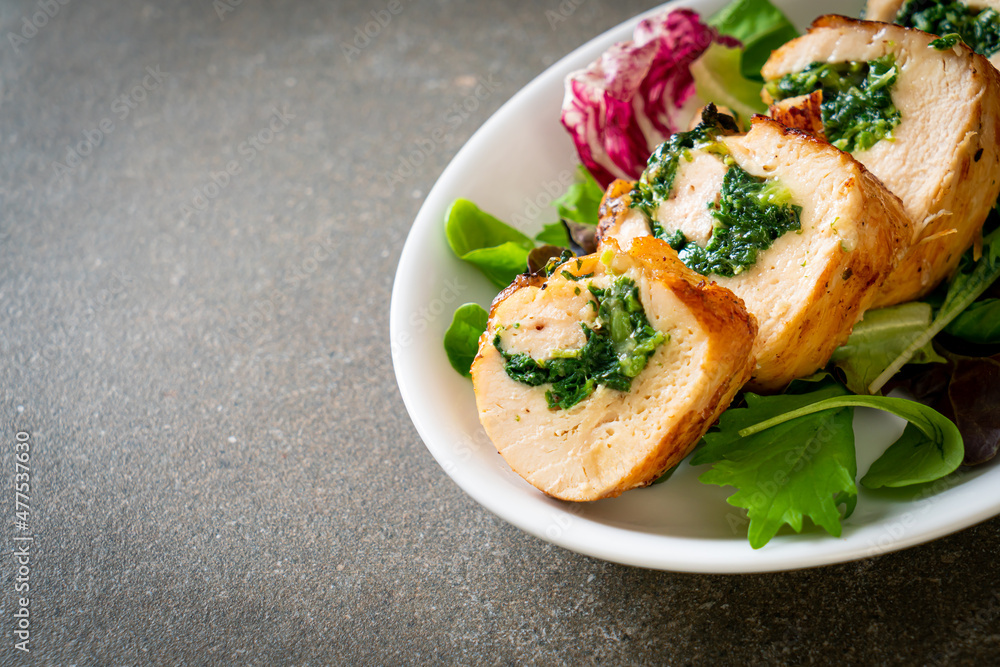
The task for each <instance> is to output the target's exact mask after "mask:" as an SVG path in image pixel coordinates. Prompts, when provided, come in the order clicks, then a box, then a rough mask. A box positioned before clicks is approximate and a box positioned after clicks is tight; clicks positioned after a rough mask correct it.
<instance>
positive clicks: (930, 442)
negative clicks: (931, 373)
mask: <svg viewBox="0 0 1000 667" xmlns="http://www.w3.org/2000/svg"><path fill="white" fill-rule="evenodd" d="M847 407H852V408H853V407H862V408H875V409H876V410H882V411H884V412H889V413H891V414H894V415H896V416H897V417H902V418H903V419H905V420H906V421H907V422H909V424H908V425H907V429H906V430H904V431H903V435H902V436H900V438H899V440H897V441H896V442H895V443H894V444H893V445H892V446H890V447H889V449H888V450H886V452H885V453H883V454H882V456H881V457H880V458H879V459H878V460H877V461H875V463H873V464H872V468H874V469H875V470H876V474H875V476H874V477H871V478H869V476H866V477H865V479H862V480H861V482H862V483H863V484H864V485H865V486H868V487H869V488H876V487H878V486H909V485H910V484H919V483H923V482H931V481H934V480H936V479H940V478H941V477H944V476H945V475H947V474H949V473H952V472H954V471H955V469H956V468H957V467H958V466H959V464H960V463H961V462H962V456H963V454H964V452H965V447H964V445H963V443H962V434H961V433H959V431H958V427H957V426H955V424H954V423H952V421H951V420H950V419H948V418H947V417H945V416H944V415H942V414H941V413H940V412H938V411H936V410H934V409H933V408H930V407H928V406H926V405H922V404H920V403H917V402H916V401H910V400H907V399H905V398H894V397H890V396H856V395H853V394H847V395H844V396H835V397H830V398H824V399H822V400H818V401H815V402H813V403H810V404H808V405H804V406H801V407H799V408H796V409H794V410H790V411H788V412H786V413H784V414H781V415H778V416H775V417H772V418H771V419H767V420H765V421H763V422H761V423H759V424H755V425H753V426H751V427H748V428H745V429H743V430H741V431H740V435H741V436H744V437H746V436H751V435H754V434H756V433H760V432H762V431H766V430H767V429H769V428H773V427H774V426H778V425H780V424H783V423H785V422H787V421H789V420H793V419H797V418H800V417H803V416H806V415H810V414H815V413H817V412H822V411H824V410H831V409H839V408H847ZM910 427H913V428H910ZM914 429H915V430H914ZM906 455H910V456H913V457H914V460H913V462H912V463H911V465H909V466H904V467H902V468H900V467H898V466H899V463H900V461H902V460H903V458H904V456H906ZM883 459H886V460H885V461H884V460H883ZM869 475H871V473H870V472H869ZM866 480H868V481H866Z"/></svg>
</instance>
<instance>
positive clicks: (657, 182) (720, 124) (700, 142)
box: [629, 104, 739, 224]
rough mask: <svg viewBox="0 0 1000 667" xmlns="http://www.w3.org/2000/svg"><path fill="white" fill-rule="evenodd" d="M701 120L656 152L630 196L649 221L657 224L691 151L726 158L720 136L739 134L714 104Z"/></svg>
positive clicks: (661, 145) (674, 136)
mask: <svg viewBox="0 0 1000 667" xmlns="http://www.w3.org/2000/svg"><path fill="white" fill-rule="evenodd" d="M701 118H702V120H701V122H700V123H698V125H697V126H696V127H695V128H694V129H693V130H689V131H688V132H678V133H676V134H673V135H671V137H670V138H669V139H667V140H666V141H664V142H663V143H662V144H660V145H659V146H658V147H657V149H656V150H655V151H653V154H652V155H650V156H649V161H648V162H647V163H646V170H645V171H643V172H642V176H640V177H639V180H638V181H637V182H636V184H635V187H634V188H632V192H631V193H629V197H630V199H631V200H632V204H631V206H632V208H637V209H639V210H640V211H642V212H643V213H645V214H646V217H648V218H649V219H650V220H654V221H655V219H656V215H655V214H656V209H657V208H659V206H660V203H661V202H663V201H666V200H667V199H669V198H670V190H671V189H672V188H673V187H674V178H675V177H676V176H677V169H678V167H679V166H680V162H681V158H682V157H683V158H685V159H687V160H689V161H690V160H691V151H692V150H694V149H696V148H698V149H702V150H707V151H709V152H715V153H720V154H723V155H725V154H726V153H727V152H728V151H727V150H726V147H725V145H723V144H722V143H720V142H719V141H718V136H719V135H720V134H726V133H733V132H737V131H739V128H737V127H736V121H735V120H733V118H732V117H731V116H727V115H726V114H722V113H718V112H717V111H716V108H715V105H714V104H709V105H707V106H706V107H705V108H704V110H702V113H701ZM654 224H655V222H654Z"/></svg>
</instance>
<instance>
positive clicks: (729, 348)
mask: <svg viewBox="0 0 1000 667" xmlns="http://www.w3.org/2000/svg"><path fill="white" fill-rule="evenodd" d="M623 278H624V279H627V280H631V281H632V282H633V283H634V285H635V286H636V288H637V289H638V301H639V303H640V304H641V307H642V309H643V310H644V312H645V317H646V318H647V320H648V324H649V325H650V326H651V327H652V328H653V329H655V331H656V332H657V335H658V336H661V337H662V338H663V339H665V341H664V342H661V343H660V344H658V345H657V346H656V347H655V349H654V350H653V351H652V353H651V354H650V355H649V356H648V359H647V361H646V365H645V368H643V369H642V370H641V371H639V372H638V374H637V375H635V376H634V377H633V378H632V381H631V386H630V387H629V388H628V390H627V391H623V390H621V389H612V388H610V387H608V386H605V385H603V384H597V386H596V388H595V389H594V390H593V393H591V394H590V395H589V396H587V397H586V398H584V399H583V400H581V401H580V402H578V403H577V404H575V405H573V406H571V407H568V408H566V409H562V408H555V409H553V408H551V407H550V401H549V399H550V398H551V392H552V391H553V385H552V384H541V385H539V386H529V385H528V384H525V383H523V382H520V381H518V380H515V379H513V378H512V376H511V374H510V373H509V372H508V370H507V369H508V365H507V360H508V358H510V357H511V355H528V356H530V357H531V358H532V359H534V360H537V361H539V362H541V363H542V364H545V363H551V361H552V359H554V358H558V357H561V356H562V357H565V356H566V355H567V354H568V352H567V351H568V350H569V351H570V352H571V351H572V350H577V349H579V348H580V347H581V346H583V345H584V343H585V341H586V340H587V338H586V335H585V333H584V327H587V328H588V329H591V330H594V329H595V328H597V327H598V324H597V318H598V315H597V300H596V297H595V296H594V295H593V294H592V292H591V289H590V288H591V287H593V288H597V289H608V288H609V286H611V285H612V284H613V283H614V282H615V281H616V280H619V279H623ZM756 330H757V327H756V323H755V321H754V319H753V317H752V316H751V315H749V314H748V313H747V311H746V309H745V308H744V307H743V304H742V302H740V300H739V299H738V298H737V297H736V296H735V295H733V293H732V292H730V291H728V290H726V289H723V288H721V287H719V286H717V285H714V284H712V283H709V282H707V281H706V280H705V279H704V278H702V277H701V276H699V275H697V274H695V273H694V272H692V271H691V270H689V269H688V268H687V267H685V266H684V265H683V264H682V263H681V262H680V261H679V260H678V259H677V255H676V253H674V251H673V250H672V249H671V248H670V246H669V245H668V244H666V243H664V242H663V241H660V240H658V239H653V238H641V239H636V240H635V242H634V243H633V244H632V245H631V248H630V250H629V251H628V252H623V251H621V250H619V248H618V246H617V244H616V243H614V242H609V243H606V244H605V246H604V249H603V253H602V255H601V259H598V255H596V254H595V255H588V256H586V257H583V258H581V259H579V260H570V261H569V262H566V263H565V264H563V265H562V266H560V267H558V268H557V269H556V271H555V272H554V273H553V274H552V276H550V277H548V278H543V277H521V278H519V279H518V280H517V281H515V282H514V284H512V285H511V286H510V287H509V288H507V289H506V290H505V291H504V292H502V293H501V294H500V295H498V296H497V298H496V300H495V301H494V302H493V306H492V308H491V312H490V318H489V326H488V328H487V330H486V332H485V333H484V334H483V336H482V338H481V339H480V341H479V354H478V356H477V357H476V360H475V362H474V363H473V364H472V382H473V386H474V388H475V392H476V404H477V406H478V408H479V418H480V421H481V422H482V424H483V427H484V428H485V430H486V433H487V434H488V435H489V436H490V438H491V439H492V440H493V443H494V444H495V445H496V447H497V450H498V451H499V452H500V454H501V455H503V457H504V458H505V459H506V460H507V463H508V464H510V467H511V468H512V469H513V470H514V471H515V472H517V473H518V474H519V475H521V476H522V477H523V478H524V479H526V480H527V481H528V482H530V483H531V484H532V485H534V486H535V487H536V488H538V489H539V490H541V491H543V492H544V493H546V494H548V495H550V496H554V497H556V498H561V499H563V500H574V501H584V500H597V499H600V498H609V497H614V496H617V495H619V494H621V493H622V492H624V491H627V490H629V489H632V488H635V487H639V486H645V485H648V484H650V483H651V482H653V481H654V480H656V478H657V477H658V476H660V475H661V474H662V473H663V472H664V471H666V470H667V469H669V468H671V467H672V466H674V465H676V464H677V463H679V462H680V461H681V459H683V458H684V457H685V456H686V455H687V454H688V452H690V450H691V449H692V448H693V447H694V446H695V444H696V443H697V442H698V440H699V439H700V438H701V436H702V435H703V434H704V433H705V431H706V430H708V428H709V426H711V425H712V423H713V422H714V421H715V420H716V419H717V418H718V416H719V415H720V414H721V413H722V412H723V410H725V409H726V407H727V406H728V405H729V403H730V401H731V400H732V398H733V396H734V395H735V394H736V392H737V391H738V390H739V388H740V387H741V386H742V385H743V383H744V382H745V381H746V379H747V378H748V377H749V376H750V371H751V369H752V367H753V359H752V357H751V348H752V345H753V340H754V335H755V333H756ZM593 335H596V334H593ZM501 350H502V351H501ZM547 392H548V393H549V396H547V395H546V394H547Z"/></svg>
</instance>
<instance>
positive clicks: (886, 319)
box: [830, 301, 945, 394]
mask: <svg viewBox="0 0 1000 667" xmlns="http://www.w3.org/2000/svg"><path fill="white" fill-rule="evenodd" d="M933 315H934V311H933V309H932V308H931V306H930V304H927V303H922V302H919V301H911V302H910V303H903V304H900V305H898V306H890V307H888V308H879V309H877V310H869V311H868V312H867V313H865V317H864V319H863V320H861V321H860V322H858V323H857V324H856V325H855V326H854V331H853V332H851V336H850V338H848V339H847V342H846V343H844V344H843V345H841V346H840V347H838V348H837V349H836V350H834V352H833V356H832V357H831V358H830V362H831V363H832V364H833V365H834V366H835V367H836V368H838V369H839V370H840V371H841V373H843V375H844V383H845V384H846V385H847V388H848V389H850V390H851V391H853V392H854V393H855V394H867V393H868V387H869V386H870V385H871V384H872V381H873V380H875V378H876V377H878V375H879V373H881V372H882V369H884V368H885V367H886V366H888V365H889V364H890V363H891V362H892V360H893V359H895V358H896V357H898V356H899V354H900V353H901V352H902V351H903V350H905V349H906V348H907V347H908V346H909V344H910V343H912V342H913V341H914V340H915V339H916V338H917V337H918V336H919V335H920V334H921V333H922V332H923V331H924V330H925V329H927V327H929V326H930V324H931V321H932V319H933ZM944 361H945V359H944V357H942V356H941V355H939V354H938V353H937V352H935V351H934V347H933V346H932V345H931V342H930V341H927V343H926V344H925V345H924V346H923V347H922V348H920V349H919V350H917V351H916V352H915V353H914V355H913V356H912V357H911V358H910V360H909V362H908V363H911V364H926V363H931V362H939V363H943V362H944Z"/></svg>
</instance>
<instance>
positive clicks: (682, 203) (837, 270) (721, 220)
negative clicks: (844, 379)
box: [598, 116, 910, 392]
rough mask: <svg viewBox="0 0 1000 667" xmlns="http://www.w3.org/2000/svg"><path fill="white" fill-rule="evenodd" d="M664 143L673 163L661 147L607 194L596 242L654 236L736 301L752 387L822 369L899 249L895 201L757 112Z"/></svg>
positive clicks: (874, 182)
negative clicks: (729, 128)
mask: <svg viewBox="0 0 1000 667" xmlns="http://www.w3.org/2000/svg"><path fill="white" fill-rule="evenodd" d="M703 132H704V128H703ZM678 137H682V138H681V139H678ZM671 141H672V142H674V144H676V145H677V146H675V148H676V150H675V151H674V154H675V158H676V159H674V160H673V162H672V163H671V161H670V160H668V159H666V158H667V155H668V154H670V153H671V151H668V150H665V149H664V148H663V147H661V149H659V150H658V152H657V153H655V154H654V155H653V157H652V158H651V159H650V167H649V168H647V171H646V172H645V173H644V174H643V177H642V179H641V180H640V181H639V183H638V184H637V185H636V186H635V187H634V188H633V186H632V184H631V183H627V182H625V181H616V182H615V183H613V184H612V185H611V187H610V188H609V189H608V191H607V193H606V194H605V198H604V201H603V202H602V208H601V225H600V227H599V230H598V235H599V237H600V239H601V243H606V242H607V241H608V239H616V241H617V242H618V243H621V244H623V245H624V246H626V247H627V246H628V244H629V243H635V242H637V241H638V239H639V238H641V237H642V236H644V235H647V234H650V233H653V234H655V235H656V236H658V237H659V238H662V239H665V240H667V241H668V242H669V243H671V244H672V245H673V247H674V248H676V249H678V250H679V255H680V259H681V260H682V261H683V262H685V263H686V264H687V265H688V266H689V267H691V268H693V269H695V270H696V271H699V272H701V273H703V274H704V275H706V276H708V277H709V278H711V279H712V280H715V281H716V282H717V283H718V284H719V285H721V286H722V287H725V288H727V289H730V290H732V291H733V292H734V293H735V294H736V295H737V296H738V297H740V298H741V299H742V300H743V301H744V302H745V304H746V307H747V309H748V310H749V311H750V312H751V313H753V315H754V316H755V317H756V318H757V322H758V324H759V327H760V331H759V333H758V335H757V340H756V342H755V345H754V355H755V356H756V357H757V368H756V369H755V371H754V375H753V379H752V380H751V381H750V383H749V385H748V386H749V387H750V388H752V389H754V390H756V391H764V392H771V391H776V390H779V389H781V388H782V387H784V386H785V385H786V384H788V383H789V382H790V381H792V380H794V379H796V378H800V377H804V376H806V375H809V374H811V373H813V372H814V371H816V370H817V369H818V368H821V367H822V366H824V365H825V364H826V363H827V361H829V359H830V355H831V354H833V351H834V349H836V348H837V347H838V346H839V345H841V344H842V343H843V342H844V341H845V340H846V339H847V337H848V335H850V332H851V329H852V328H853V326H854V324H855V323H857V322H858V320H860V319H861V316H862V315H863V314H864V311H865V310H866V309H867V308H868V307H869V306H870V305H871V303H872V301H873V300H874V298H875V296H876V294H877V292H878V290H879V288H880V287H881V283H882V280H883V277H884V276H885V275H887V274H888V273H889V271H891V270H892V269H893V267H895V265H896V263H897V261H898V260H899V258H900V257H901V256H902V253H903V252H904V250H905V247H906V241H907V240H908V239H909V237H910V227H909V220H908V218H907V217H906V215H905V213H904V212H903V208H902V204H901V203H900V201H899V199H898V198H896V197H895V196H893V195H892V194H891V193H889V192H888V191H887V190H886V189H885V188H884V187H883V186H882V184H881V183H879V181H878V179H876V178H875V177H874V176H872V175H871V174H870V173H868V171H866V170H865V169H864V167H862V166H861V165H860V164H859V163H858V162H857V161H856V160H854V159H852V158H851V156H850V155H848V154H846V153H844V152H842V151H839V150H837V149H835V148H834V147H832V146H831V145H830V144H828V143H826V142H825V141H821V140H819V139H816V138H815V137H813V136H811V135H807V134H805V133H803V132H799V131H797V130H790V129H788V128H786V127H784V126H782V125H780V124H779V123H777V122H775V121H773V120H771V119H768V118H764V117H763V116H756V117H754V118H753V121H752V126H751V129H750V131H749V132H748V133H747V134H745V135H742V134H730V135H725V134H720V133H715V134H712V133H709V134H708V135H703V136H702V137H700V138H697V137H696V138H693V139H692V138H691V137H687V138H683V135H675V136H674V137H673V138H672V139H671ZM668 143H669V142H668ZM664 146H665V147H666V146H667V144H665V145H664ZM671 174H672V177H671V178H666V177H665V175H666V176H670V175H671Z"/></svg>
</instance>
